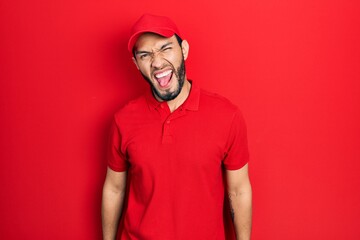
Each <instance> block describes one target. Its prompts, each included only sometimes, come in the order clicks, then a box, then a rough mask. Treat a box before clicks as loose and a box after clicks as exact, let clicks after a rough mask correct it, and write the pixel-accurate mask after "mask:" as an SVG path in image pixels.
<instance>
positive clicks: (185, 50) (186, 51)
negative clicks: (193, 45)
mask: <svg viewBox="0 0 360 240" xmlns="http://www.w3.org/2000/svg"><path fill="white" fill-rule="evenodd" d="M181 48H182V54H183V56H184V60H186V59H187V57H188V55H189V43H188V41H186V40H183V41H182V43H181Z"/></svg>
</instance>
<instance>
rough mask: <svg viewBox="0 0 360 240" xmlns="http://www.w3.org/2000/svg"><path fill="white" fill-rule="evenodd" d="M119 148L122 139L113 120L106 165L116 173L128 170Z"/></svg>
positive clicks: (123, 155)
mask: <svg viewBox="0 0 360 240" xmlns="http://www.w3.org/2000/svg"><path fill="white" fill-rule="evenodd" d="M121 146H122V137H121V134H120V131H119V128H118V126H117V124H116V121H115V120H113V123H112V125H111V130H110V136H109V146H108V157H107V163H108V166H109V167H110V168H111V169H112V170H114V171H116V172H123V171H126V170H127V169H128V162H127V160H126V154H124V153H123V152H122V150H121V149H122V148H121Z"/></svg>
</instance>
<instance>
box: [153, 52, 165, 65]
mask: <svg viewBox="0 0 360 240" xmlns="http://www.w3.org/2000/svg"><path fill="white" fill-rule="evenodd" d="M151 60H152V61H151V66H152V67H153V68H161V66H162V65H163V59H162V57H161V54H154V55H153V57H152V59H151Z"/></svg>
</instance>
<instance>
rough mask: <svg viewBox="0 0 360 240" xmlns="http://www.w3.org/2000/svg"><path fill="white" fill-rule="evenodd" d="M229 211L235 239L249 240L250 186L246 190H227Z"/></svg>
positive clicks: (250, 219)
mask: <svg viewBox="0 0 360 240" xmlns="http://www.w3.org/2000/svg"><path fill="white" fill-rule="evenodd" d="M228 196H229V201H230V211H231V217H232V220H233V223H234V227H235V232H236V239H237V240H249V239H250V235H251V221H252V193H251V188H250V189H249V190H248V191H246V192H238V193H236V192H229V193H228Z"/></svg>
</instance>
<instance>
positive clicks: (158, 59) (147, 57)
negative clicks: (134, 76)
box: [133, 33, 189, 101]
mask: <svg viewBox="0 0 360 240" xmlns="http://www.w3.org/2000/svg"><path fill="white" fill-rule="evenodd" d="M188 50H189V45H188V43H187V41H186V40H183V41H182V43H181V46H180V45H179V43H178V41H177V39H176V37H175V35H174V36H172V37H170V38H164V37H162V36H160V35H157V34H153V33H144V34H142V35H141V36H140V37H139V39H138V40H137V42H136V45H135V57H134V58H133V61H134V63H135V65H136V66H137V68H138V69H139V70H140V72H141V74H142V76H143V77H144V78H145V79H146V81H148V82H149V84H150V85H151V88H152V91H153V93H154V96H155V98H156V99H157V100H158V101H172V100H175V99H177V98H181V96H182V95H183V94H181V93H182V92H183V85H184V83H185V84H189V83H188V82H187V79H186V74H185V63H184V61H185V60H186V58H187V56H188Z"/></svg>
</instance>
